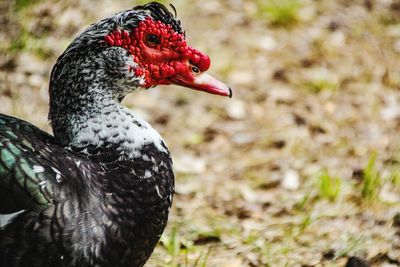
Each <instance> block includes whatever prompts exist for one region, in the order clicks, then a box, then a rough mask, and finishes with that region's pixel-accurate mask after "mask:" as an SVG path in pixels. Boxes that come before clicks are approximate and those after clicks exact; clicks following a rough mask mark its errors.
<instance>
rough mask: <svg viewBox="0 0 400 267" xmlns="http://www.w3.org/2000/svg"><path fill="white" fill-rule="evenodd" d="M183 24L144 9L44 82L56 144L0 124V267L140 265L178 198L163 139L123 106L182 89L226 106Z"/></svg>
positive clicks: (7, 120) (8, 122)
mask: <svg viewBox="0 0 400 267" xmlns="http://www.w3.org/2000/svg"><path fill="white" fill-rule="evenodd" d="M209 65H210V62H209V58H208V57H207V56H206V55H205V54H203V53H201V52H199V51H197V50H195V49H194V48H191V47H190V46H187V44H186V41H185V38H184V33H183V31H182V30H181V28H180V22H179V21H178V20H177V19H176V18H175V17H174V16H173V15H172V14H171V13H170V12H169V11H168V10H167V9H166V8H165V7H164V6H163V5H161V4H159V3H149V4H147V5H144V6H138V7H136V8H133V9H131V10H127V11H124V12H120V13H118V14H116V15H114V16H112V17H110V18H107V19H104V20H102V21H100V22H98V23H96V24H93V25H92V26H90V27H89V28H88V29H87V30H85V31H84V32H83V33H82V34H81V35H79V36H78V37H77V38H76V39H75V40H74V41H73V42H72V44H71V45H70V46H69V47H68V48H67V50H66V51H65V52H64V53H63V54H62V55H61V56H60V57H59V59H58V60H57V62H56V64H55V66H54V67H53V70H52V73H51V78H50V88H49V93H50V110H49V119H50V121H51V125H52V128H53V133H54V136H52V135H50V134H47V133H45V132H43V131H42V130H40V129H38V128H37V127H35V126H33V125H32V124H30V123H27V122H25V121H22V120H19V119H17V118H13V117H10V116H7V115H0V201H1V203H2V204H1V205H0V213H2V214H7V213H12V212H19V214H18V215H17V216H16V217H15V218H14V219H13V220H12V221H11V222H10V223H8V224H7V225H6V226H5V227H4V228H2V229H0V265H1V266H143V265H144V264H145V262H146V261H147V260H148V258H149V257H150V255H151V253H152V251H153V250H154V247H155V245H156V244H157V242H158V240H159V238H160V237H161V234H162V232H163V230H164V228H165V226H166V224H167V220H168V213H169V209H170V207H171V204H172V199H173V192H174V174H173V171H172V160H171V157H170V153H169V151H168V149H167V147H166V145H165V143H164V141H163V140H162V138H161V137H160V135H159V134H158V133H157V132H156V131H155V130H154V129H153V128H152V127H151V126H150V125H149V124H148V123H147V122H146V121H145V120H143V119H142V118H140V117H139V116H138V115H137V114H135V113H134V112H132V111H131V110H129V109H127V108H125V107H123V106H122V105H121V103H120V102H121V100H122V99H123V98H124V97H125V96H126V95H127V94H128V93H131V92H133V91H135V90H137V89H139V88H150V87H153V86H155V85H158V84H170V83H174V84H178V85H183V86H186V87H190V88H193V89H197V90H202V91H207V92H210V93H214V94H219V95H225V96H231V90H230V88H229V87H227V86H225V85H224V84H222V83H221V82H219V81H217V80H215V79H214V78H212V77H211V76H209V75H208V74H206V73H204V72H205V71H206V70H207V69H208V67H209Z"/></svg>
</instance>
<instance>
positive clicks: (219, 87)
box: [171, 73, 232, 97]
mask: <svg viewBox="0 0 400 267" xmlns="http://www.w3.org/2000/svg"><path fill="white" fill-rule="evenodd" d="M171 81H172V83H174V84H176V85H180V86H184V87H188V88H191V89H194V90H198V91H204V92H207V93H210V94H215V95H221V96H228V97H232V89H231V88H230V87H229V86H227V85H226V84H224V83H223V82H221V81H219V80H218V79H216V78H214V77H213V76H211V75H209V74H207V73H200V74H198V75H193V76H192V75H190V76H189V75H184V76H178V75H177V76H175V77H173V78H172V79H171Z"/></svg>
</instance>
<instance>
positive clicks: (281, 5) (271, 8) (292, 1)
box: [257, 0, 301, 26]
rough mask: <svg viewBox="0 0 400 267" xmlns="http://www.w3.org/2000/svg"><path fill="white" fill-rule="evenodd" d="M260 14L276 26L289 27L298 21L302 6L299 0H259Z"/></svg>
mask: <svg viewBox="0 0 400 267" xmlns="http://www.w3.org/2000/svg"><path fill="white" fill-rule="evenodd" d="M257 6H258V8H259V10H260V14H261V16H263V17H266V18H267V19H268V20H269V21H270V23H271V24H272V25H274V26H289V25H293V24H295V23H296V22H297V21H298V17H299V10H300V8H301V4H300V1H299V0H267V1H263V0H259V1H257Z"/></svg>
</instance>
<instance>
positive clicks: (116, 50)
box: [50, 2, 232, 98]
mask: <svg viewBox="0 0 400 267" xmlns="http://www.w3.org/2000/svg"><path fill="white" fill-rule="evenodd" d="M175 13H176V12H175ZM209 67H210V58H209V57H208V56H207V55H206V54H204V53H202V52H200V51H199V50H197V49H195V48H193V47H191V46H189V45H188V44H187V42H186V39H185V33H184V31H183V30H182V28H181V25H180V21H179V20H178V19H177V18H176V15H175V16H174V15H173V14H172V13H171V12H170V11H169V10H168V9H167V8H166V7H165V6H164V5H162V4H160V3H156V2H152V3H149V4H146V5H141V6H137V7H135V8H133V9H131V10H127V11H123V12H120V13H117V14H116V15H114V16H112V17H109V18H106V19H103V20H102V21H100V22H98V23H96V24H93V25H91V26H90V27H89V28H88V29H86V30H85V31H84V32H83V33H82V34H81V35H80V36H78V37H77V38H76V39H75V40H74V41H73V42H72V44H71V45H70V46H69V47H68V48H67V50H66V51H65V52H64V54H63V55H62V56H61V57H60V58H59V59H58V62H57V63H56V65H55V67H54V68H53V72H52V77H51V84H50V93H52V92H53V91H55V90H60V89H59V87H64V88H66V87H69V88H71V86H67V85H66V84H65V83H66V82H69V81H70V80H74V83H79V82H80V81H82V80H84V83H86V84H87V83H90V82H91V83H92V84H104V83H109V84H112V86H111V87H113V88H114V93H115V95H118V96H117V97H118V98H123V97H124V96H125V94H126V93H129V92H130V90H133V89H134V88H138V87H139V88H145V89H148V88H151V87H154V86H157V85H160V84H164V85H167V84H176V85H181V86H184V87H188V88H191V89H195V90H200V91H205V92H208V93H212V94H217V95H222V96H229V97H231V96H232V91H231V89H230V87H228V86H227V85H225V84H224V83H222V82H220V81H219V80H217V79H216V78H214V77H212V76H211V75H209V74H207V70H208V69H209ZM88 79H92V81H88ZM81 84H82V83H81ZM72 86H74V85H72ZM116 88H117V89H116ZM126 88H130V89H126ZM63 90H64V89H63ZM66 90H72V89H66ZM72 91H76V90H72ZM80 91H81V93H83V92H82V91H83V90H80ZM72 93H74V92H72ZM54 94H56V93H55V92H54ZM87 95H88V94H87Z"/></svg>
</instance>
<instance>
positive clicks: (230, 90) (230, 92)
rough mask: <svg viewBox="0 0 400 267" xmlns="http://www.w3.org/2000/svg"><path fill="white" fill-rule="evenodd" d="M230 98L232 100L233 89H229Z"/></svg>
mask: <svg viewBox="0 0 400 267" xmlns="http://www.w3.org/2000/svg"><path fill="white" fill-rule="evenodd" d="M228 96H229V98H232V88H231V87H229V95H228Z"/></svg>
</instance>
